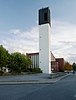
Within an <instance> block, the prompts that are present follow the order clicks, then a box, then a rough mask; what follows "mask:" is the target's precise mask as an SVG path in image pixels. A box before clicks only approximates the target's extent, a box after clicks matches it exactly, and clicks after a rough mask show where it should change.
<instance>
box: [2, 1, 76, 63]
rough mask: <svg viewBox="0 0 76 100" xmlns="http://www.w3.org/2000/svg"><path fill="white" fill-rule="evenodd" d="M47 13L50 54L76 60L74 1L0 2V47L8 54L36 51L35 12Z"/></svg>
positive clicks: (75, 3)
mask: <svg viewBox="0 0 76 100" xmlns="http://www.w3.org/2000/svg"><path fill="white" fill-rule="evenodd" d="M47 6H49V8H50V10H51V23H52V27H51V51H52V52H53V54H54V55H55V56H56V57H64V58H65V60H66V61H69V62H71V63H72V62H75V60H76V0H0V44H2V45H3V46H4V47H5V48H6V49H7V50H8V51H9V52H10V53H11V52H15V51H19V52H21V53H26V52H37V51H38V49H39V46H38V45H39V39H38V37H39V33H38V9H41V8H42V7H47Z"/></svg>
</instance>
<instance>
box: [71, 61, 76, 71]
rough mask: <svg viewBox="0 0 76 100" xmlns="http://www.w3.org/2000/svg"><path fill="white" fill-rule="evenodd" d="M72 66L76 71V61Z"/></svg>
mask: <svg viewBox="0 0 76 100" xmlns="http://www.w3.org/2000/svg"><path fill="white" fill-rule="evenodd" d="M72 68H73V70H74V71H76V63H75V62H74V63H73V64H72Z"/></svg>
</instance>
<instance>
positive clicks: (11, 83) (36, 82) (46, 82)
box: [0, 74, 70, 85]
mask: <svg viewBox="0 0 76 100" xmlns="http://www.w3.org/2000/svg"><path fill="white" fill-rule="evenodd" d="M69 75H70V74H67V75H64V76H61V77H59V78H55V79H46V80H41V81H40V80H36V81H32V80H31V81H29V80H28V81H1V82H0V85H22V84H54V83H56V82H57V81H59V80H61V79H63V78H65V77H67V76H69Z"/></svg>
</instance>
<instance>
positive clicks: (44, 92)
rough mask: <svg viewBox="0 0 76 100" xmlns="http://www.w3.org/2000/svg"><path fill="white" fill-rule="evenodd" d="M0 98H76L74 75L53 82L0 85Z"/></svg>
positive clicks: (43, 99)
mask: <svg viewBox="0 0 76 100" xmlns="http://www.w3.org/2000/svg"><path fill="white" fill-rule="evenodd" d="M0 100H76V75H70V76H68V77H66V78H64V79H62V80H60V81H58V82H56V83H54V84H23V85H0Z"/></svg>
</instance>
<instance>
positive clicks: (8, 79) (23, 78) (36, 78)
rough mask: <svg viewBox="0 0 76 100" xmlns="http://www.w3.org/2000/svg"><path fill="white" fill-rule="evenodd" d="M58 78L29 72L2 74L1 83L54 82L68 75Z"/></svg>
mask: <svg viewBox="0 0 76 100" xmlns="http://www.w3.org/2000/svg"><path fill="white" fill-rule="evenodd" d="M69 75H70V73H69V74H65V75H63V76H60V77H57V78H52V79H51V78H50V74H43V73H41V74H31V75H30V74H29V75H15V76H0V85H14V84H52V83H55V82H57V81H59V80H61V79H63V78H65V77H67V76H69Z"/></svg>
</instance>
